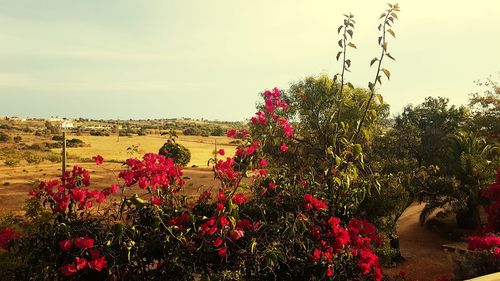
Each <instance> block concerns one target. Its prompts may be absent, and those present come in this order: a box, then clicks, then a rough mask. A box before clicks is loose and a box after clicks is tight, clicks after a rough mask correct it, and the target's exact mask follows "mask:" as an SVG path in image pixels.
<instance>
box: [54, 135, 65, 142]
mask: <svg viewBox="0 0 500 281" xmlns="http://www.w3.org/2000/svg"><path fill="white" fill-rule="evenodd" d="M52 140H53V141H62V140H63V136H60V135H55V136H53V137H52Z"/></svg>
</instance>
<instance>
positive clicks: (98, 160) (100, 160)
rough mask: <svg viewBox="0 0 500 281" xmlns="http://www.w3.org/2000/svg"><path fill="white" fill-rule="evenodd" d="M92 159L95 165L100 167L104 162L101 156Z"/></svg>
mask: <svg viewBox="0 0 500 281" xmlns="http://www.w3.org/2000/svg"><path fill="white" fill-rule="evenodd" d="M92 159H94V161H95V164H96V165H101V164H102V163H103V162H104V158H102V156H101V155H97V156H94V157H92Z"/></svg>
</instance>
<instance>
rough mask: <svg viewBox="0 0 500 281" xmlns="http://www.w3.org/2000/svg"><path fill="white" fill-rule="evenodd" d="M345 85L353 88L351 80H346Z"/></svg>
mask: <svg viewBox="0 0 500 281" xmlns="http://www.w3.org/2000/svg"><path fill="white" fill-rule="evenodd" d="M346 85H347V86H349V87H350V88H351V89H354V85H353V84H352V83H351V82H347V83H346Z"/></svg>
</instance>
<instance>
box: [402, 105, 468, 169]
mask: <svg viewBox="0 0 500 281" xmlns="http://www.w3.org/2000/svg"><path fill="white" fill-rule="evenodd" d="M448 103H449V100H448V99H447V98H443V97H437V98H434V97H428V98H426V99H425V101H424V102H423V103H422V104H419V105H417V106H415V107H414V106H411V105H409V106H406V107H405V108H404V110H403V113H401V114H400V115H398V116H396V118H395V125H394V129H395V130H396V135H397V136H398V142H401V144H402V145H404V146H405V149H406V152H405V153H406V154H407V155H408V156H410V157H411V158H413V159H415V160H416V167H421V166H429V165H439V166H440V168H442V169H443V168H444V169H445V168H446V166H447V165H446V163H447V161H448V156H449V155H448V151H447V145H448V137H449V136H450V135H452V134H454V133H455V132H457V131H458V130H459V128H460V127H461V126H462V125H463V124H464V123H465V122H466V120H467V111H466V109H465V107H463V106H461V107H458V108H457V107H455V106H454V105H452V106H449V105H448Z"/></svg>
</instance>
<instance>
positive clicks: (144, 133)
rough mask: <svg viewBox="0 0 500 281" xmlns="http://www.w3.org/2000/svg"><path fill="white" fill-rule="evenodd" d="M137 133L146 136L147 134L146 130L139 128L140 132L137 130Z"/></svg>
mask: <svg viewBox="0 0 500 281" xmlns="http://www.w3.org/2000/svg"><path fill="white" fill-rule="evenodd" d="M137 135H138V136H146V135H147V133H146V130H139V132H137Z"/></svg>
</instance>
